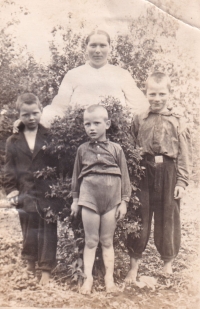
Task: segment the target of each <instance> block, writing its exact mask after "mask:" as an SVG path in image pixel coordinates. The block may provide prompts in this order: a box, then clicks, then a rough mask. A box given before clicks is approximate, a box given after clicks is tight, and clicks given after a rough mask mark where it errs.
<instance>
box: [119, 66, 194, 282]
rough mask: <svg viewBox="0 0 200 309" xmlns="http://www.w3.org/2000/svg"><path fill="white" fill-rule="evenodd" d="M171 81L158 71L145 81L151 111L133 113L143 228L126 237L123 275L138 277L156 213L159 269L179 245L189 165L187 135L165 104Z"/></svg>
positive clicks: (167, 268) (169, 261) (168, 269)
mask: <svg viewBox="0 0 200 309" xmlns="http://www.w3.org/2000/svg"><path fill="white" fill-rule="evenodd" d="M170 87H171V82H170V79H169V77H168V76H167V75H166V74H164V73H162V72H154V73H153V74H152V75H150V76H149V77H148V79H147V81H146V96H147V99H148V101H149V104H150V108H149V110H147V111H146V112H144V113H142V114H139V115H136V117H135V118H134V120H133V123H132V133H133V136H134V137H135V139H136V142H137V144H138V145H139V146H140V147H141V148H142V151H143V160H142V165H143V166H144V167H145V177H143V178H142V180H141V182H140V192H139V195H140V196H139V197H140V201H141V204H142V206H141V217H142V231H141V235H140V238H136V239H135V240H131V239H129V241H128V249H129V254H130V258H131V269H130V271H129V273H128V275H127V277H126V279H125V281H126V282H127V283H131V282H134V281H135V280H136V276H137V272H138V266H139V260H140V259H141V257H142V253H143V251H144V250H145V248H146V245H147V242H148V240H149V235H150V230H151V221H152V215H153V214H154V242H155V246H156V248H157V250H158V252H159V253H160V255H161V259H162V260H163V262H164V267H163V271H164V272H165V273H168V274H171V273H172V262H173V260H174V258H175V257H176V256H177V254H178V252H179V248H180V238H181V225H180V199H181V198H182V196H183V193H184V190H185V188H186V186H187V185H188V181H189V172H190V167H191V153H192V147H191V139H190V132H189V129H188V126H187V125H186V123H185V122H184V120H183V119H182V117H181V116H180V115H177V114H175V113H174V112H173V110H172V111H170V110H169V109H168V108H167V104H168V100H169V95H170Z"/></svg>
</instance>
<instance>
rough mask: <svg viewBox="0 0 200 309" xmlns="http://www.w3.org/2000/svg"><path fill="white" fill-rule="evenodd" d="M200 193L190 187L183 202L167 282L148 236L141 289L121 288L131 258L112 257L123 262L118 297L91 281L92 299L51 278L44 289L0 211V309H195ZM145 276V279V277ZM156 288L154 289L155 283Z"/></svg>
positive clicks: (12, 216)
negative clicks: (28, 267) (29, 269)
mask: <svg viewBox="0 0 200 309" xmlns="http://www.w3.org/2000/svg"><path fill="white" fill-rule="evenodd" d="M198 192H199V188H198V187H196V186H195V185H194V184H192V185H191V186H190V187H189V188H188V190H187V193H186V195H185V197H184V199H183V201H182V205H181V219H182V244H181V249H180V252H179V255H178V257H177V258H176V260H175V262H174V266H173V270H174V274H173V275H171V276H169V277H167V276H166V277H165V276H163V274H162V273H161V272H160V270H161V268H162V263H161V262H160V259H159V256H158V254H157V253H156V250H155V247H154V245H153V239H152V237H151V239H150V242H149V245H148V247H147V249H146V251H145V254H144V258H143V261H142V263H141V265H140V269H139V277H140V280H144V281H145V280H146V281H147V284H146V285H145V286H144V287H139V286H136V285H131V286H125V285H124V283H123V279H124V277H125V274H126V272H127V271H128V266H129V259H128V256H127V254H126V252H125V253H124V252H123V253H119V252H117V253H116V257H117V259H120V258H121V259H122V261H123V271H120V269H116V270H115V281H116V282H117V285H118V286H119V289H120V290H119V293H118V294H115V295H106V293H105V290H104V287H102V283H101V284H99V283H98V282H97V280H95V290H94V291H93V293H92V294H91V296H83V295H81V294H79V293H78V286H77V285H76V284H71V283H70V281H69V280H68V281H65V280H59V278H58V276H56V277H54V278H53V281H52V283H51V284H50V285H49V286H48V287H47V288H43V287H41V286H39V284H38V276H37V277H34V276H31V275H27V273H26V270H25V267H26V265H25V262H24V261H22V260H21V258H20V248H21V244H22V235H21V231H20V226H19V219H18V214H17V212H16V210H14V209H0V248H1V252H0V258H1V259H0V276H1V285H0V307H1V308H2V307H14V308H17V307H36V308H38V307H40V308H41V307H48V308H75V309H77V308H82V309H100V308H103V309H104V308H109V309H157V308H159V309H161V308H162V309H197V308H200V302H199V295H200V294H199V287H200V284H199V275H200V271H199V261H200V260H199V257H198V255H199V220H200V216H199V214H200V209H199V205H200V201H199V199H200V195H199V193H198ZM144 276H147V277H144ZM156 280H157V283H156V285H155V282H156Z"/></svg>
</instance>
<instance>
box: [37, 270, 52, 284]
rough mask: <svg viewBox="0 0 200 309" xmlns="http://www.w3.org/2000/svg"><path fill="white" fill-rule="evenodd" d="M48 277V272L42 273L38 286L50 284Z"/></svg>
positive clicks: (49, 274)
mask: <svg viewBox="0 0 200 309" xmlns="http://www.w3.org/2000/svg"><path fill="white" fill-rule="evenodd" d="M50 276H51V273H50V271H42V277H41V279H40V282H39V284H40V285H46V284H48V283H49V282H50Z"/></svg>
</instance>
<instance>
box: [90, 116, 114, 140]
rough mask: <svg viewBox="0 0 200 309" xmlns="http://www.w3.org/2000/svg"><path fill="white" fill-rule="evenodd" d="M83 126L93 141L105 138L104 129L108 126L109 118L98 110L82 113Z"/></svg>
mask: <svg viewBox="0 0 200 309" xmlns="http://www.w3.org/2000/svg"><path fill="white" fill-rule="evenodd" d="M84 127H85V131H86V133H87V135H88V136H89V137H90V138H91V139H92V140H95V141H105V140H106V130H107V129H109V127H110V120H106V119H105V117H104V115H101V113H100V114H98V111H94V112H91V113H88V112H85V113H84Z"/></svg>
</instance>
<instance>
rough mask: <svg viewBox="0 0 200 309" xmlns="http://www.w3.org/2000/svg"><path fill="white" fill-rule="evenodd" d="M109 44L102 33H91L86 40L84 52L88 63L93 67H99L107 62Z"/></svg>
mask: <svg viewBox="0 0 200 309" xmlns="http://www.w3.org/2000/svg"><path fill="white" fill-rule="evenodd" d="M109 50H110V45H109V43H108V40H107V37H106V36H105V35H104V34H93V35H92V36H91V37H90V40H89V42H88V45H87V48H86V52H87V54H88V58H89V63H90V65H91V66H92V67H94V68H100V67H102V66H104V65H105V64H106V62H107V58H108V54H109Z"/></svg>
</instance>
